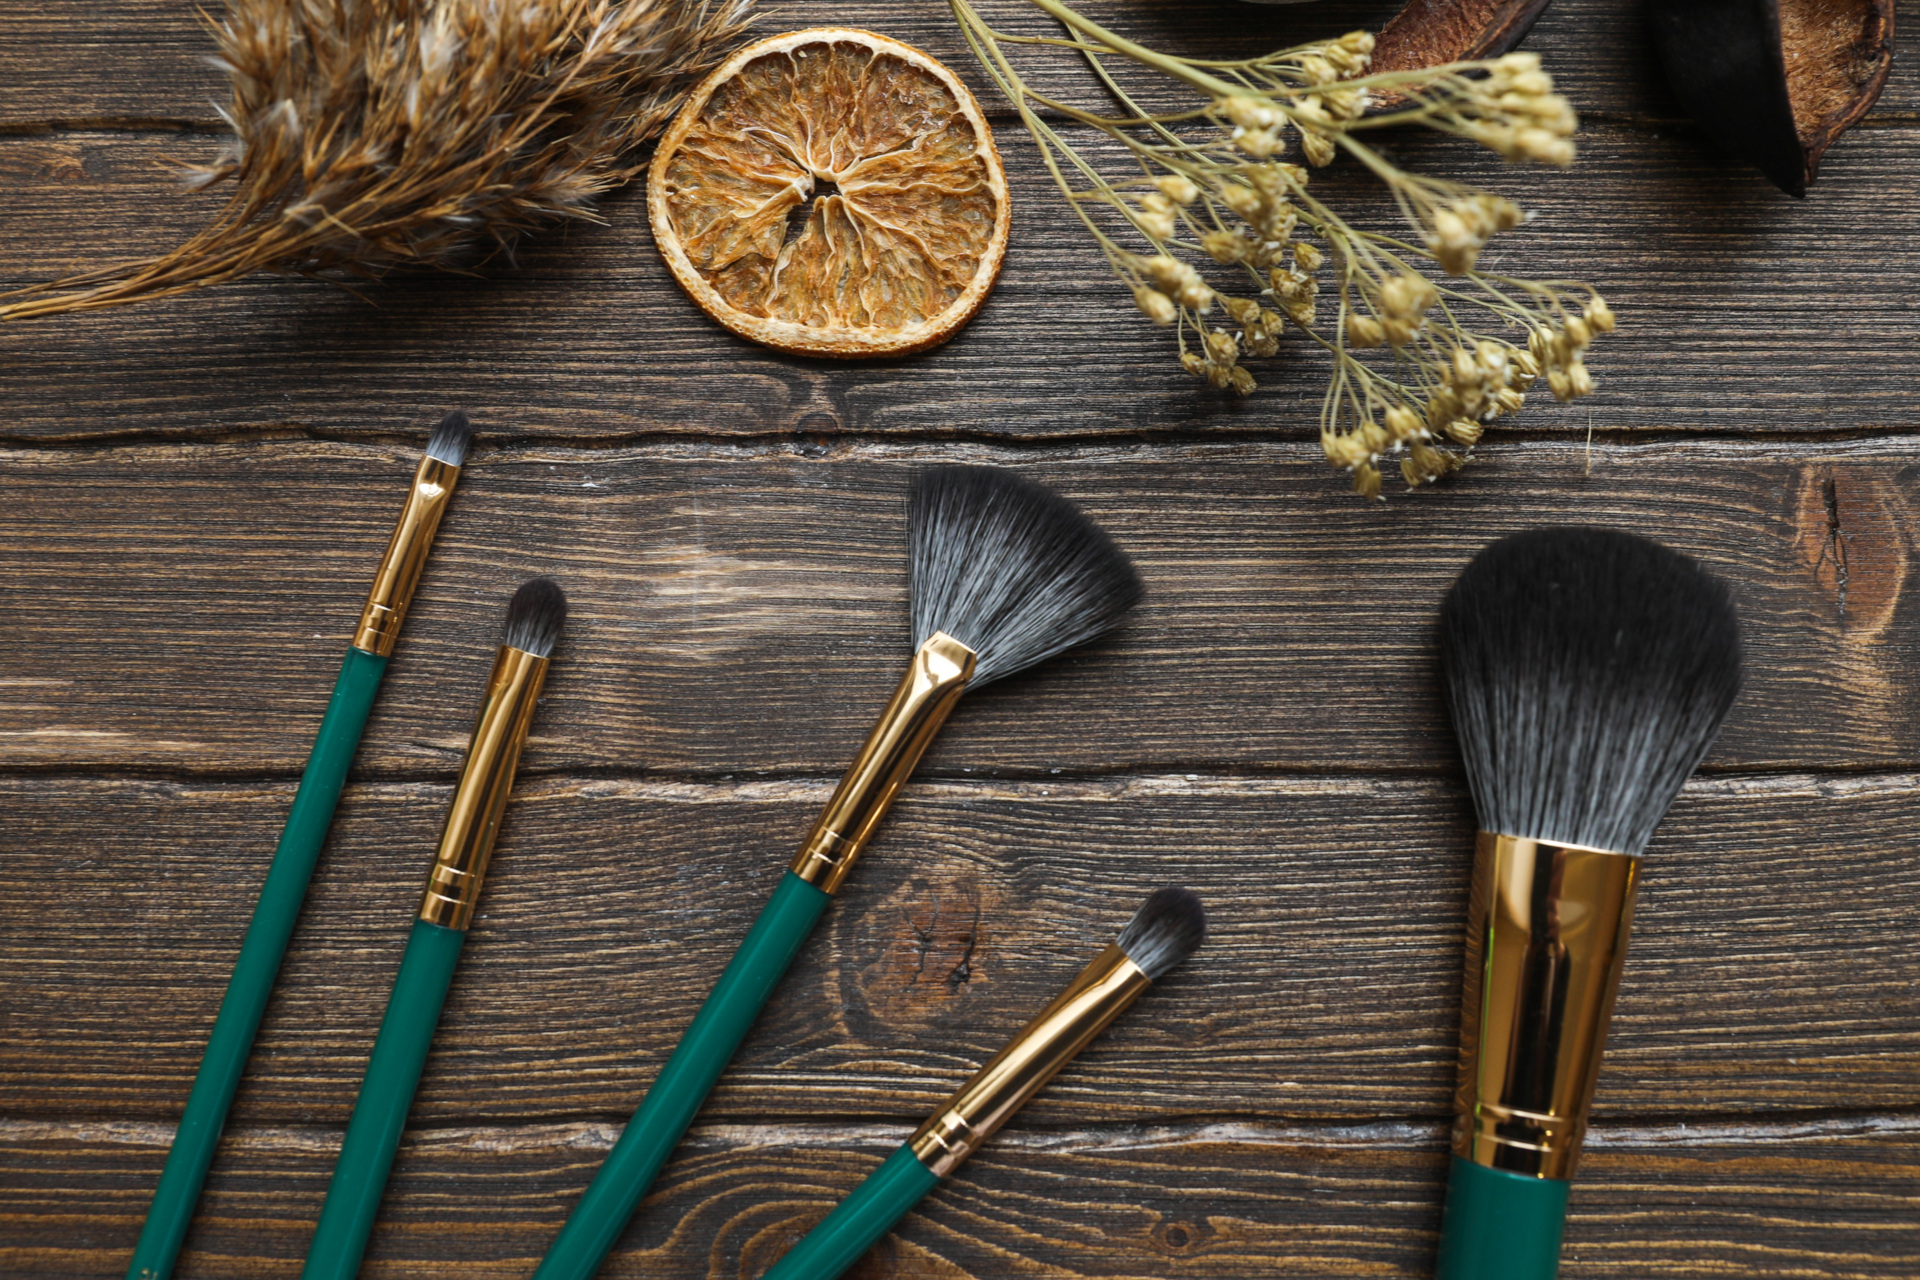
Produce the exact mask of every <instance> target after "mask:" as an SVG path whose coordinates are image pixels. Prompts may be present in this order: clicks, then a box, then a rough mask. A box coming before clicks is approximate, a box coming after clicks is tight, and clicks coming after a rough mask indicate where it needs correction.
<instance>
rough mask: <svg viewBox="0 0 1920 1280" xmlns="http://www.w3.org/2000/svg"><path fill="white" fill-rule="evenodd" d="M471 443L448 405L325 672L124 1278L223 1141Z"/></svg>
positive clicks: (167, 1256)
mask: <svg viewBox="0 0 1920 1280" xmlns="http://www.w3.org/2000/svg"><path fill="white" fill-rule="evenodd" d="M472 442H473V432H472V430H471V429H470V428H469V427H468V425H467V415H466V414H464V413H461V412H460V411H459V410H457V409H456V410H455V411H454V412H452V413H449V414H447V415H446V417H444V418H442V419H441V420H440V425H439V426H437V427H435V428H434V431H433V436H432V438H431V439H430V440H429V441H428V442H427V456H426V457H424V458H422V459H421V460H420V465H419V466H418V467H417V468H416V469H415V471H414V475H413V487H412V488H411V489H410V490H408V492H407V501H406V505H405V506H404V507H402V508H401V510H400V519H399V521H398V522H397V523H396V524H395V525H394V527H393V536H392V537H391V538H389V539H388V540H387V551H386V554H385V555H384V556H382V557H381V560H380V568H379V571H378V572H377V573H375V574H374V578H373V589H372V590H371V591H370V592H368V593H367V602H366V604H365V605H364V606H363V607H362V609H361V611H360V622H359V625H358V626H357V627H355V628H354V633H353V641H352V643H350V644H349V645H348V646H347V656H346V660H345V661H344V662H343V663H342V664H341V666H340V674H339V676H338V677H337V678H336V679H335V681H334V686H333V697H332V699H331V700H330V701H329V702H328V703H327V711H326V715H325V716H324V717H322V719H321V721H320V732H319V734H318V736H316V737H315V739H314V743H313V749H312V751H311V752H310V753H309V754H308V757H307V767H306V771H305V772H304V773H302V774H301V775H300V789H299V791H297V792H296V793H295V794H294V797H293V808H292V809H291V810H290V811H289V812H288V814H287V821H286V825H285V827H283V828H282V829H281V832H280V843H279V845H278V846H277V847H276V848H275V849H274V851H273V861H272V862H271V863H269V864H268V866H267V877H266V881H265V883H264V884H262V885H261V887H260V897H259V899H258V900H257V901H256V902H255V904H254V908H253V919H252V920H251V922H249V923H248V925H247V934H246V938H245V939H244V940H243V941H242V942H241V944H240V955H239V958H238V959H237V960H236V961H235V962H234V966H233V976H232V977H231V978H230V979H229V980H228V982H227V993H226V995H225V996H224V997H223V998H222V999H221V1001H220V1012H219V1014H218V1015H217V1016H216V1017H215V1019H214V1023H213V1034H212V1035H211V1036H210V1037H209V1038H208V1041H207V1048H206V1052H205V1053H204V1054H202V1055H201V1058H200V1068H199V1070H198V1072H197V1073H196V1074H195V1075H194V1078H193V1091H192V1092H191V1093H190V1094H189V1095H188V1097H187V1106H186V1111H185V1112H184V1113H183V1114H182V1115H181V1117H180V1127H179V1128H178V1129H177V1130H176V1131H175V1133H174V1138H173V1145H172V1146H171V1147H170V1148H168V1150H167V1162H166V1166H165V1168H163V1169H162V1170H161V1173H160V1185H159V1186H158V1187H157V1188H156V1189H155V1190H154V1193H153V1203H152V1205H151V1206H150V1207H149V1208H148V1210H147V1220H146V1223H145V1225H144V1226H142V1227H141V1229H140V1241H139V1243H138V1244H137V1245H135V1246H134V1250H133V1260H132V1261H131V1262H130V1263H129V1264H128V1265H127V1280H166V1278H167V1277H168V1276H170V1275H172V1274H173V1267H174V1263H175V1261H176V1260H177V1259H178V1258H179V1256H180V1245H181V1243H182V1241H184V1240H185V1239H186V1235H187V1224H188V1223H189V1222H191V1221H192V1219H193V1210H194V1205H195V1204H196V1203H197V1202H198V1201H199V1199H200V1187H201V1185H202V1184H203V1183H204V1182H205V1181H206V1179H207V1168H208V1166H210V1165H211V1164H212V1163H213V1153H214V1148H216V1147H217V1146H219V1144H220V1131H221V1129H222V1128H224V1127H225V1125H226V1122H227V1109H228V1107H230V1106H231V1105H232V1104H233V1095H234V1091H235V1090H236V1089H238V1088H239V1087H240V1076H241V1074H242V1073H243V1072H244V1071H245V1070H246V1066H247V1056H248V1055H249V1054H250V1053H251V1052H252V1050H253V1038H254V1036H255V1034H256V1033H257V1032H258V1031H259V1029H260V1018H261V1015H262V1014H264V1013H265V1012H266V1008H267V999H268V997H269V996H271V995H272V994H273V984H274V980H275V978H277V977H278V976H279V973H280V962H281V960H282V958H283V957H285V955H286V952H287V942H288V940H289V939H290V938H292V936H293V928H294V924H295V922H296V921H298V919H299V918H300V904H301V902H302V901H303V900H304V899H305V898H306V895H307V882H308V881H310V880H311V879H313V869H314V864H315V863H316V862H317V861H318V860H319V857H320V847H321V846H322V845H324V844H325V843H326V840H327V830H328V828H329V827H331V826H332V825H333V811H334V809H335V808H336V807H337V806H338V805H339V803H340V791H341V788H342V787H344V786H345V785H346V781H347V768H348V766H349V765H351V764H352V763H353V756H354V752H355V751H356V750H358V749H359V746H360V735H361V733H362V732H363V731H364V730H365V729H366V725H367V716H368V715H369V714H370V713H371V712H372V710H373V700H374V696H375V695H376V694H377V693H379V691H380V678H381V677H382V676H383V675H385V674H386V670H387V660H388V658H390V657H391V656H392V654H393V649H394V645H395V644H397V643H398V642H399V639H400V624H401V623H402V622H403V621H405V620H406V616H407V606H408V605H409V604H410V603H412V601H413V592H414V588H415V587H417V586H418V585H419V584H420V574H421V572H422V571H423V570H424V569H425V568H426V564H427V553H428V551H430V550H431V549H432V546H433V535H434V532H435V531H436V530H437V529H438V528H439V527H440V517H441V516H442V515H443V514H445V512H446V509H447V504H448V503H449V502H450V501H451V500H452V498H453V488H454V485H455V484H457V483H458V482H459V479H460V468H461V467H462V465H464V464H465V462H466V460H467V449H468V447H469V446H470V445H471V444H472Z"/></svg>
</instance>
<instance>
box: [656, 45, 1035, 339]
mask: <svg viewBox="0 0 1920 1280" xmlns="http://www.w3.org/2000/svg"><path fill="white" fill-rule="evenodd" d="M809 201H811V204H810V205H809V204H808V202H809ZM802 206H807V207H806V208H804V209H803V208H802ZM647 209H648V212H649V214H650V215H651V217H652V220H653V234H654V239H655V241H656V242H657V243H658V244H659V246H660V252H661V254H662V255H663V256H664V257H665V258H666V260H667V266H668V267H669V268H671V269H672V271H673V274H674V276H675V277H677V278H678V279H679V281H680V283H681V285H683V286H684V287H685V288H686V290H687V292H688V293H690V294H692V295H693V300H694V301H695V302H697V303H699V304H700V306H701V307H702V308H703V309H704V310H705V311H706V312H707V314H709V315H711V316H712V317H713V318H714V319H716V320H718V321H719V322H720V323H721V324H723V325H725V326H726V327H727V328H729V329H731V330H733V331H734V332H735V333H737V334H740V335H741V336H742V337H746V338H751V339H753V340H754V341H755V342H760V343H764V344H766V345H767V346H769V347H773V348H776V349H778V350H780V351H793V352H798V353H800V354H803V355H812V356H884V355H905V354H906V353H908V352H911V351H924V350H926V349H927V348H928V347H933V346H938V345H939V344H940V343H942V342H945V341H946V340H947V339H948V338H950V337H952V336H953V335H954V334H955V333H956V332H957V331H958V330H959V328H960V326H961V325H963V324H965V323H966V322H967V321H968V320H969V319H970V318H972V316H973V313H974V312H975V311H977V310H979V308H980V304H981V303H982V302H984V301H985V300H986V296H987V293H988V291H989V290H991V289H992V288H993V282H994V278H995V277H996V276H998V275H999V274H1000V261H1001V259H1002V258H1003V257H1004V256H1005V255H1006V249H1007V226H1008V215H1007V177H1006V172H1005V170H1003V169H1002V168H1001V167H1000V153H999V152H998V151H997V150H995V148H994V145H993V134H992V132H991V131H990V130H989V129H988V128H987V121H986V117H985V116H983V115H981V114H980V104H979V103H978V102H975V101H974V98H973V94H971V93H970V92H968V91H967V87H966V86H965V85H964V84H962V83H960V79H959V77H958V76H956V75H954V74H953V72H951V71H949V70H947V68H946V67H944V66H942V65H940V64H939V63H938V62H935V61H934V60H933V59H932V58H929V57H928V56H927V55H926V54H924V53H922V52H920V51H919V50H918V49H915V48H913V47H912V46H910V45H905V44H901V43H900V42H899V41H898V40H890V39H888V38H887V37H886V36H882V35H875V34H874V33H873V32H871V31H857V30H854V29H852V28H849V27H816V28H814V29H812V30H810V31H793V32H789V33H788V34H786V35H782V36H773V37H771V38H769V39H766V40H760V41H756V42H755V43H753V44H750V45H748V46H746V47H745V48H743V49H741V50H739V51H738V52H737V53H735V54H734V55H733V56H732V57H731V58H729V59H727V61H726V62H725V63H723V64H722V65H721V66H720V67H719V69H718V70H716V71H715V72H714V73H713V74H712V75H710V76H708V77H707V79H706V80H705V82H704V83H702V84H701V85H700V87H699V88H697V89H695V90H694V91H693V94H692V96H691V97H690V98H689V99H688V100H687V105H686V106H685V107H684V108H683V109H682V110H681V112H680V115H679V116H678V117H677V118H676V119H675V120H674V122H673V127H672V128H670V129H668V130H667V132H666V136H665V137H663V138H662V139H661V140H660V148H659V150H658V151H657V152H656V153H655V155H654V158H653V167H652V170H651V172H650V174H649V178H648V192H647Z"/></svg>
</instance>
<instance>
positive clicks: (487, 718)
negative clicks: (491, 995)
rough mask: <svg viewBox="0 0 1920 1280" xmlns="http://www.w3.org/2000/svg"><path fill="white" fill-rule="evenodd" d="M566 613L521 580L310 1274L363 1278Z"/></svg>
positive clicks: (556, 591) (558, 601) (551, 596)
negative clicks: (382, 1199)
mask: <svg viewBox="0 0 1920 1280" xmlns="http://www.w3.org/2000/svg"><path fill="white" fill-rule="evenodd" d="M566 617H567V597H566V596H565V595H564V594H563V593H562V592H561V590H560V588H559V586H558V585H556V584H555V583H554V581H553V579H551V578H533V579H530V580H528V581H527V582H525V583H522V584H521V587H520V589H519V590H518V591H516V592H514V593H513V601H512V603H511V604H509V605H508V606H507V625H506V633H505V636H504V638H503V639H502V641H501V643H500V648H499V651H498V652H497V653H495V655H494V659H493V672H492V674H491V675H489V676H488V677H487V692H486V696H485V698H484V699H483V700H482V702H481V704H480V716H479V719H478V720H476V721H475V723H474V726H473V738H472V740H471V741H469V742H468V743H467V759H466V763H465V764H464V765H463V766H462V767H461V770H460V782H459V785H458V786H456V787H455V788H454V791H453V803H452V805H450V806H449V807H448V810H447V822H446V826H445V828H444V829H443V830H442V832H441V835H440V846H439V848H438V849H437V850H436V851H435V853H434V857H433V869H432V870H431V871H430V872H429V873H428V874H427V887H426V892H425V893H423V894H422V895H421V898H420V908H419V910H418V911H417V912H416V913H415V915H414V921H413V932H412V933H411V934H410V935H409V936H408V938H407V949H406V952H405V954H403V955H402V956H401V959H400V972H399V973H398V974H397V975H395V977H394V980H393V993H392V995H390V996H389V997H388V999H387V1012H386V1016H385V1017H383V1018H382V1019H381V1021H380V1034H379V1035H378V1036H377V1037H376V1038H375V1040H374V1044H373V1056H372V1057H371V1058H369V1059H368V1061H367V1071H366V1075H365V1076H364V1077H363V1078H362V1080H361V1082H360V1095H359V1097H357V1098H356V1099H355V1100H354V1104H353V1118H352V1119H351V1120H349V1121H348V1122H347V1136H346V1138H345V1140H344V1141H343V1142H342V1143H341V1145H340V1157H339V1159H338V1161H336V1162H335V1164H334V1167H333V1180H332V1181H331V1182H330V1183H328V1184H327V1199H326V1203H325V1204H324V1205H322V1206H321V1209H320V1223H319V1225H318V1226H317V1227H316V1228H315V1229H314V1233H313V1242H312V1244H310V1245H309V1246H308V1247H307V1263H306V1267H305V1268H304V1269H303V1270H302V1271H301V1273H300V1274H301V1276H302V1278H303V1280H353V1277H354V1276H355V1275H356V1274H358V1273H359V1270H360V1258H361V1255H362V1254H363V1253H365V1252H366V1248H367V1236H368V1235H369V1233H371V1232H372V1230H373V1220H374V1218H375V1216H376V1215H377V1214H378V1213H379V1210H380V1197H381V1194H382V1193H383V1192H384V1191H385V1190H386V1185H387V1174H388V1173H389V1171H391V1169H392V1168H393V1156H394V1152H395V1151H396V1150H397V1149H398V1148H399V1146H400V1135H401V1132H402V1131H403V1130H404V1129H405V1128H406V1124H407V1111H408V1109H409V1108H411V1107H412V1106H413V1095H414V1091H415V1090H416V1089H417V1088H419V1085H420V1073H421V1071H422V1070H423V1069H424V1068H425V1066H426V1062H427V1050H428V1048H429V1047H430V1046H431V1045H432V1043H433V1033H434V1029H435V1027H436V1026H438V1024H439V1021H440V1009H441V1006H442V1005H444V1004H445V1003H446V999H447V987H448V985H449V984H450V983H451V982H452V981H453V970H454V966H455V965H456V964H457V963H459V960H460V950H461V947H462V946H463V945H464V944H465V943H466V940H467V929H468V927H469V926H470V925H471V924H472V923H473V911H474V906H475V904H476V903H477V902H478V901H479V899H480V885H481V881H482V879H483V878H484V877H485V876H486V872H487V860H488V858H489V857H490V856H491V855H492V853H493V841H494V837H495V836H496V835H498V834H499V831H500V818H501V815H502V813H504V812H505V810H506V807H507V797H508V795H509V794H510V793H511V792H512V791H513V775H514V771H515V770H516V769H518V768H519V766H520V749H521V747H522V746H524V745H525V743H526V740H527V730H528V729H529V727H530V726H531V725H532V724H533V713H534V708H535V707H536V706H537V705H538V703H539V701H540V687H541V686H542V685H543V684H544V683H545V682H546V678H547V665H548V661H549V659H550V657H551V656H552V653H553V646H554V645H555V644H556V643H558V641H559V639H560V629H561V627H562V626H563V625H564V624H565V622H566Z"/></svg>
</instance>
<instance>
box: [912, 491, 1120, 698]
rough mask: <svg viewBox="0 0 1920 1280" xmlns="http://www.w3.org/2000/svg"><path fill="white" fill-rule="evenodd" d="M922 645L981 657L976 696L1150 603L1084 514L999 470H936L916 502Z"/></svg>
mask: <svg viewBox="0 0 1920 1280" xmlns="http://www.w3.org/2000/svg"><path fill="white" fill-rule="evenodd" d="M907 527H908V536H909V538H910V541H911V550H912V579H913V643H914V646H915V647H916V648H918V647H919V646H920V645H922V644H924V643H926V640H927V637H929V636H931V635H932V634H933V633H934V632H936V631H944V632H946V633H947V634H948V635H950V636H952V637H953V638H954V639H956V640H958V641H959V642H960V643H961V644H964V645H966V646H967V647H968V648H969V649H972V650H973V651H974V653H976V654H978V655H979V662H978V665H977V666H976V667H975V668H974V674H973V680H972V682H971V685H970V687H973V688H978V687H979V686H981V685H984V684H988V683H990V682H992V681H994V680H998V679H1000V678H1001V677H1002V676H1010V675H1012V674H1013V673H1014V672H1016V671H1019V670H1022V669H1023V668H1026V667H1030V666H1032V665H1033V664H1034V663H1036V662H1040V661H1042V660H1043V659H1046V658H1051V657H1052V656H1053V655H1054V654H1056V653H1059V652H1061V651H1062V650H1063V649H1071V648H1073V646H1075V645H1078V644H1085V643H1086V642H1087V641H1089V640H1092V639H1094V638H1095V637H1096V636H1099V635H1102V634H1104V633H1105V632H1108V631H1111V630H1112V629H1113V628H1114V627H1116V626H1118V625H1119V624H1120V619H1121V618H1122V617H1124V616H1125V615H1126V612H1127V610H1129V609H1131V608H1132V607H1133V606H1134V605H1135V604H1136V603H1138V601H1139V599H1140V596H1141V593H1142V591H1141V586H1140V575H1139V574H1137V573H1135V572H1134V569H1133V565H1132V563H1131V562H1130V561H1128V559H1127V557H1126V554H1125V553H1124V552H1122V551H1121V550H1120V548H1118V547H1116V546H1115V545H1114V544H1113V539H1111V538H1109V537H1108V536H1107V535H1106V534H1105V533H1104V532H1102V531H1101V529H1100V528H1099V527H1098V526H1096V525H1095V524H1094V523H1093V522H1092V521H1091V520H1089V519H1087V518H1086V516H1084V515H1082V514H1081V513H1080V509H1079V508H1078V507H1076V506H1074V505H1073V504H1072V503H1071V502H1068V501H1067V500H1066V499H1065V498H1063V497H1061V496H1060V495H1059V494H1057V493H1055V492H1054V491H1053V490H1051V489H1049V488H1047V487H1046V486H1045V485H1042V484H1036V483H1034V482H1033V481H1031V480H1027V479H1024V478H1023V477H1021V476H1017V475H1015V474H1014V473H1013V472H1011V471H1004V470H1002V469H1000V468H999V467H932V468H929V469H927V470H925V471H922V472H921V473H920V474H919V475H917V476H915V477H914V481H913V492H912V495H911V497H909V499H908V501H907Z"/></svg>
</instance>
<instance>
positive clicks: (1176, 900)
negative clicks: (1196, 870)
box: [1115, 885, 1207, 981]
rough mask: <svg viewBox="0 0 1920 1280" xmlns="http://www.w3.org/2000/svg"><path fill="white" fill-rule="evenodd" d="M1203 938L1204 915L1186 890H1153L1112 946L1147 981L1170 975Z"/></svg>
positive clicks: (1205, 927) (1198, 900)
mask: <svg viewBox="0 0 1920 1280" xmlns="http://www.w3.org/2000/svg"><path fill="white" fill-rule="evenodd" d="M1206 937H1207V913H1206V912H1205V911H1204V910H1203V909H1202V908H1201V906H1200V899H1199V898H1198V897H1196V896H1195V895H1194V894H1193V891H1192V890H1190V889H1182V888H1180V887H1179V886H1178V885H1168V886H1167V887H1166V888H1164V889H1155V890H1154V891H1153V893H1152V895H1151V896H1149V897H1148V898H1147V900H1146V902H1145V903H1144V904H1142V905H1141V907H1140V909H1139V910H1138V911H1136V912H1134V913H1133V919H1131V920H1129V921H1128V922H1127V927H1126V928H1124V929H1122V930H1121V931H1120V938H1119V941H1118V942H1117V943H1116V944H1115V945H1117V946H1118V947H1119V948H1120V949H1121V950H1122V951H1124V952H1126V953H1127V959H1129V960H1131V961H1133V962H1134V963H1135V964H1137V965H1139V966H1140V968H1141V969H1142V970H1143V971H1144V972H1145V973H1146V975H1147V976H1148V977H1149V978H1152V979H1154V980H1156V981H1157V980H1158V979H1159V978H1160V975H1161V974H1164V973H1170V972H1172V971H1173V970H1174V969H1175V968H1176V967H1178V965H1179V964H1180V962H1181V961H1182V960H1185V959H1186V958H1187V957H1188V956H1190V955H1192V954H1193V952H1194V949H1195V948H1196V947H1198V946H1199V945H1200V944H1201V943H1202V942H1204V941H1205V940H1206Z"/></svg>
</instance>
